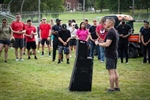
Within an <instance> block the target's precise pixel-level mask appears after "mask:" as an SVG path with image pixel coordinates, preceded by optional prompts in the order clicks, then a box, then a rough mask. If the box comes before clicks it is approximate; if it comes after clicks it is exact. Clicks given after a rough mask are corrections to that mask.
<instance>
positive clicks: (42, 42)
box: [41, 39, 50, 45]
mask: <svg viewBox="0 0 150 100" xmlns="http://www.w3.org/2000/svg"><path fill="white" fill-rule="evenodd" d="M45 42H46V44H47V45H49V44H50V41H49V40H47V39H42V40H41V44H42V45H44V43H45Z"/></svg>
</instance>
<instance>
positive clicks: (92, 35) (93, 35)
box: [89, 20, 99, 58]
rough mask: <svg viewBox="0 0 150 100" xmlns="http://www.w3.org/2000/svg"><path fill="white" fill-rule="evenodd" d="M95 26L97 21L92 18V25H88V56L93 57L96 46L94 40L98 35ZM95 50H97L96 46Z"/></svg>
mask: <svg viewBox="0 0 150 100" xmlns="http://www.w3.org/2000/svg"><path fill="white" fill-rule="evenodd" d="M96 26H97V21H96V20H93V25H92V26H91V27H90V29H89V32H90V35H89V38H90V54H89V56H90V57H92V58H94V48H95V47H96V45H95V41H96V40H97V38H98V36H97V35H96ZM97 50H99V48H98V46H97Z"/></svg>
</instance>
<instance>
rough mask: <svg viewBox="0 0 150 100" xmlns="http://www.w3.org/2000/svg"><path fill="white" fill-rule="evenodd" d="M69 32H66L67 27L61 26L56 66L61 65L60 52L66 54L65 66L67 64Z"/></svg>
mask: <svg viewBox="0 0 150 100" xmlns="http://www.w3.org/2000/svg"><path fill="white" fill-rule="evenodd" d="M70 37H71V34H70V31H69V30H67V25H66V24H62V26H61V30H60V31H59V32H58V40H59V42H58V50H59V55H58V64H59V63H61V56H62V53H63V52H62V51H63V50H64V54H66V59H67V64H69V63H70V62H69V41H70Z"/></svg>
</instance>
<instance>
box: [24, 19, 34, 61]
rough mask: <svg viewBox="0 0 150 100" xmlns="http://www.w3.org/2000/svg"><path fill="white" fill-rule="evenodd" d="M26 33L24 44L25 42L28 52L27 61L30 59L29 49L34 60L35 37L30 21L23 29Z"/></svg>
mask: <svg viewBox="0 0 150 100" xmlns="http://www.w3.org/2000/svg"><path fill="white" fill-rule="evenodd" d="M25 29H26V33H25V37H26V42H27V50H28V59H30V49H31V48H32V51H33V54H34V59H37V57H36V42H35V35H36V28H35V27H34V26H32V21H31V20H27V26H26V27H25Z"/></svg>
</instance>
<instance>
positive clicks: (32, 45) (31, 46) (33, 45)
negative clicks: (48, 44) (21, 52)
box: [27, 41, 36, 50]
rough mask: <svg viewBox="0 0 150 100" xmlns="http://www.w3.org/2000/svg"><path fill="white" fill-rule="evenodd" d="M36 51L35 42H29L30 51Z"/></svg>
mask: <svg viewBox="0 0 150 100" xmlns="http://www.w3.org/2000/svg"><path fill="white" fill-rule="evenodd" d="M31 48H32V49H36V43H35V41H33V42H27V49H28V50H30V49H31Z"/></svg>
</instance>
